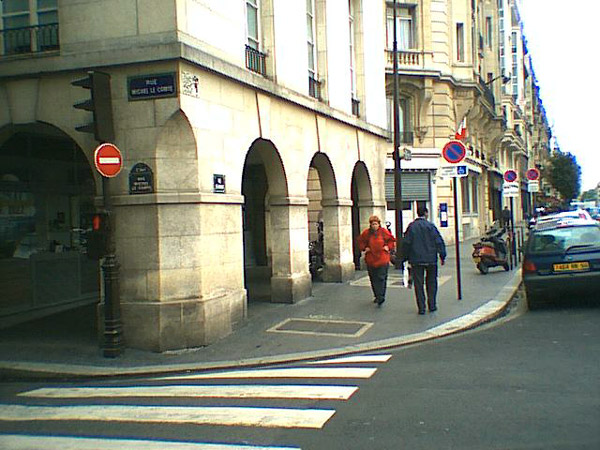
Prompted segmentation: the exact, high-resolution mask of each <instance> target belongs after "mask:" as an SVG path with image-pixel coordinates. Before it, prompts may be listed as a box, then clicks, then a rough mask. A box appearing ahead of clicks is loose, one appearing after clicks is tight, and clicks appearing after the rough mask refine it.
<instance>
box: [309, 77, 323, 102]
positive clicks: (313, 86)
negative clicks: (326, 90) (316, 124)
mask: <svg viewBox="0 0 600 450" xmlns="http://www.w3.org/2000/svg"><path fill="white" fill-rule="evenodd" d="M308 95H310V96H311V97H313V98H316V99H317V100H321V82H320V81H319V80H317V79H316V78H314V77H312V76H310V75H309V76H308Z"/></svg>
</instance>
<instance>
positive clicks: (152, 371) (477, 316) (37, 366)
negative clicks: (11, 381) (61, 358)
mask: <svg viewBox="0 0 600 450" xmlns="http://www.w3.org/2000/svg"><path fill="white" fill-rule="evenodd" d="M520 285H521V270H520V269H518V270H516V271H515V273H514V275H513V277H512V278H511V279H510V280H509V282H508V283H507V284H506V285H505V286H504V287H503V288H502V290H501V291H500V292H499V293H498V294H497V295H496V296H495V297H494V298H493V299H492V300H490V301H488V302H487V303H485V304H483V305H482V306H480V307H478V308H477V309H475V310H473V311H472V312H470V313H468V314H465V315H463V316H460V317H458V318H456V319H452V320H450V321H448V322H444V323H442V324H440V325H436V326H434V327H433V328H429V329H428V330H425V331H422V332H419V333H412V334H407V335H404V336H398V337H394V338H388V339H382V340H378V341H372V342H365V343H362V344H355V345H350V346H346V347H337V348H331V349H325V350H316V351H309V352H299V353H287V354H282V355H276V356H269V357H257V358H248V359H241V360H231V361H215V362H208V363H186V364H173V365H169V366H168V367H165V366H164V365H153V366H143V367H129V368H121V367H119V368H108V367H98V366H85V365H73V364H47V363H37V362H14V361H0V378H9V377H15V378H17V377H18V378H37V379H39V378H44V379H57V378H59V379H81V378H108V377H110V378H114V377H131V376H148V375H159V374H169V373H171V374H172V373H181V372H191V371H208V370H217V369H238V368H240V367H259V366H265V365H271V364H284V363H292V362H299V361H308V360H314V359H320V358H333V357H338V356H344V355H350V354H354V353H364V352H373V351H381V350H386V349H392V348H399V347H405V346H408V345H413V344H418V343H423V342H427V341H431V340H434V339H439V338H443V337H447V336H451V335H454V334H458V333H460V332H463V331H467V330H470V329H473V328H476V327H478V326H480V325H482V324H484V323H486V322H489V321H491V320H493V319H495V318H497V317H498V316H500V315H502V314H503V313H504V311H506V309H507V308H508V306H509V304H510V302H511V300H512V298H513V297H514V296H515V294H516V292H517V290H518V288H519V286H520Z"/></svg>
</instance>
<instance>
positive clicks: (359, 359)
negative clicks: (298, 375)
mask: <svg viewBox="0 0 600 450" xmlns="http://www.w3.org/2000/svg"><path fill="white" fill-rule="evenodd" d="M391 357H392V355H357V356H343V357H341V358H333V359H323V360H319V361H309V362H308V363H307V364H354V363H378V362H388V361H389V359H390V358H391Z"/></svg>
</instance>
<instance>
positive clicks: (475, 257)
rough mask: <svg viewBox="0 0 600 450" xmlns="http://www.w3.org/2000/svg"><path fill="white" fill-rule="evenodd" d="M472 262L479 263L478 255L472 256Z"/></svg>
mask: <svg viewBox="0 0 600 450" xmlns="http://www.w3.org/2000/svg"><path fill="white" fill-rule="evenodd" d="M473 262H474V263H475V264H479V263H480V262H481V258H480V257H478V256H474V257H473Z"/></svg>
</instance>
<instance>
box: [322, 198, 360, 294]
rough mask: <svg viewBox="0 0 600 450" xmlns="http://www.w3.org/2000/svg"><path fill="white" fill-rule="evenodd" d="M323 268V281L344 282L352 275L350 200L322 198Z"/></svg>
mask: <svg viewBox="0 0 600 450" xmlns="http://www.w3.org/2000/svg"><path fill="white" fill-rule="evenodd" d="M321 205H322V206H323V225H324V229H323V235H324V236H323V243H324V247H325V269H324V270H323V281H328V282H344V281H347V280H350V279H352V277H353V276H354V260H353V255H352V221H351V213H352V210H351V208H352V200H350V199H333V200H322V201H321Z"/></svg>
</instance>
